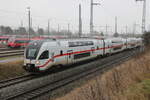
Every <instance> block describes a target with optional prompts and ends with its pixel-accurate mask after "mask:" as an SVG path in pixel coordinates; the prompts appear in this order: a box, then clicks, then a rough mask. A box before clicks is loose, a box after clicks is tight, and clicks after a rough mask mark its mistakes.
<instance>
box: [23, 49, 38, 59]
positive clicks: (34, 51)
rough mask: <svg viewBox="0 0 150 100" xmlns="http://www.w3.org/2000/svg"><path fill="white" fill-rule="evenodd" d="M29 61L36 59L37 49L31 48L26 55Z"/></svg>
mask: <svg viewBox="0 0 150 100" xmlns="http://www.w3.org/2000/svg"><path fill="white" fill-rule="evenodd" d="M26 56H27V59H36V56H37V49H34V48H33V49H32V48H29V49H28V50H27V53H26Z"/></svg>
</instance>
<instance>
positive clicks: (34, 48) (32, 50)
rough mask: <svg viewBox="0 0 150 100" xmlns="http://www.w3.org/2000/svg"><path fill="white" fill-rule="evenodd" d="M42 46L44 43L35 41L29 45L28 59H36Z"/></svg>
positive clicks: (27, 48) (27, 50)
mask: <svg viewBox="0 0 150 100" xmlns="http://www.w3.org/2000/svg"><path fill="white" fill-rule="evenodd" d="M42 44H43V41H34V42H31V43H29V45H28V46H27V47H26V58H27V59H36V58H37V55H38V53H39V50H40V48H41V46H42Z"/></svg>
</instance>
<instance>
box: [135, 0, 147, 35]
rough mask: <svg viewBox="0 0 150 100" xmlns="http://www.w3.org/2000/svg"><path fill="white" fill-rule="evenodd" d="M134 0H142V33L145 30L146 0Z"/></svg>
mask: <svg viewBox="0 0 150 100" xmlns="http://www.w3.org/2000/svg"><path fill="white" fill-rule="evenodd" d="M136 1H143V16H142V33H144V32H145V31H146V28H145V25H146V0H136Z"/></svg>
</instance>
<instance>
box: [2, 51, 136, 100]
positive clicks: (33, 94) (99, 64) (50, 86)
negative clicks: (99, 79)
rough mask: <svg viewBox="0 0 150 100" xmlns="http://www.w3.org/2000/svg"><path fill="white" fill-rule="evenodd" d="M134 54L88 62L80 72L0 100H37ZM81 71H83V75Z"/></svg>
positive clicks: (129, 53)
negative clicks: (36, 99)
mask: <svg viewBox="0 0 150 100" xmlns="http://www.w3.org/2000/svg"><path fill="white" fill-rule="evenodd" d="M136 53H137V52H135V51H134V52H133V51H130V52H125V53H120V54H117V55H113V56H110V57H107V58H104V59H102V60H97V61H94V62H90V63H88V64H86V65H81V66H82V67H83V68H82V69H80V70H79V69H78V68H76V70H74V71H73V72H70V73H69V71H68V72H67V71H65V73H67V74H66V75H60V76H61V77H60V76H59V78H57V79H55V78H54V80H47V82H46V83H43V84H42V85H40V86H38V87H36V88H29V89H27V90H24V91H20V92H19V93H17V94H14V95H9V96H6V97H5V98H3V99H2V100H13V99H15V100H21V99H25V100H30V99H35V98H38V97H40V96H42V95H44V94H46V93H49V92H52V91H55V90H57V89H59V88H61V87H63V86H65V85H67V84H70V83H72V82H74V81H77V80H79V79H81V78H84V77H86V76H88V75H92V74H96V73H99V72H104V71H105V70H107V69H109V68H111V67H110V66H112V65H115V64H119V63H121V62H123V61H125V60H127V59H129V58H130V57H132V56H133V55H135V54H136ZM87 66H92V67H87ZM86 67H87V68H86ZM79 68H81V67H79ZM83 71H84V73H83Z"/></svg>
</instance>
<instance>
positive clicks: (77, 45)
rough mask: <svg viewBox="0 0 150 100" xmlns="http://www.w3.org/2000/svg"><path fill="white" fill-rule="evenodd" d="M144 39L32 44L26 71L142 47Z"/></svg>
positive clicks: (25, 64) (42, 69)
mask: <svg viewBox="0 0 150 100" xmlns="http://www.w3.org/2000/svg"><path fill="white" fill-rule="evenodd" d="M142 45H143V43H142V39H136V38H128V39H123V38H108V39H101V40H98V39H84V38H81V39H58V40H57V39H56V40H40V41H34V42H32V43H30V44H29V45H28V46H27V48H26V49H25V54H24V69H25V70H26V71H28V72H43V71H46V70H48V69H50V68H52V67H55V66H62V65H66V64H71V63H76V62H79V61H83V60H86V59H91V58H94V57H97V56H104V55H109V54H113V53H117V52H121V51H124V50H126V49H132V48H137V47H142Z"/></svg>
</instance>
